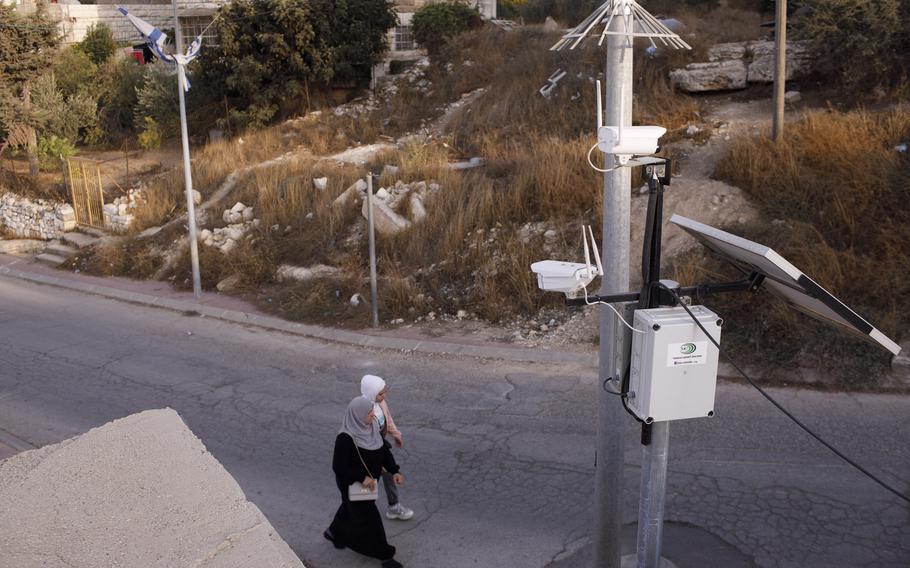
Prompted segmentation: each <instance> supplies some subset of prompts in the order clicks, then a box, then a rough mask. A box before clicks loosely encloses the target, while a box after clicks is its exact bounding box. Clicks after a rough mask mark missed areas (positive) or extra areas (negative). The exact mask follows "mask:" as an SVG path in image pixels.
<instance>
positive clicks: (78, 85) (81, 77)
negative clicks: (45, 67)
mask: <svg viewBox="0 0 910 568" xmlns="http://www.w3.org/2000/svg"><path fill="white" fill-rule="evenodd" d="M51 70H52V71H53V73H54V77H56V79H57V88H58V89H60V91H61V92H62V93H63V95H64V96H66V97H69V96H72V95H75V94H77V93H91V92H94V91H97V83H96V81H97V74H98V66H97V65H95V64H94V63H93V62H92V60H91V58H90V57H89V56H88V55H87V54H86V53H85V52H84V51H82V50H81V49H77V48H74V47H69V48H64V49H61V50H60V51H59V53H58V54H57V58H56V59H55V60H54V64H53V66H52V67H51Z"/></svg>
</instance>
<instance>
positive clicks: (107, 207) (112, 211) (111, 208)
mask: <svg viewBox="0 0 910 568" xmlns="http://www.w3.org/2000/svg"><path fill="white" fill-rule="evenodd" d="M103 210H104V214H105V215H119V214H120V209H119V208H118V207H117V206H116V205H114V204H113V203H105V204H104V207H103Z"/></svg>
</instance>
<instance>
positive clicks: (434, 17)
mask: <svg viewBox="0 0 910 568" xmlns="http://www.w3.org/2000/svg"><path fill="white" fill-rule="evenodd" d="M482 24H483V21H482V20H481V19H480V14H479V13H478V12H477V10H475V9H473V8H471V7H470V6H468V5H467V4H465V3H464V2H460V1H449V2H440V3H437V4H428V5H426V6H424V7H423V8H421V9H420V10H417V12H415V13H414V19H413V20H411V25H412V26H413V27H414V39H415V40H417V43H419V44H420V45H422V46H423V47H425V48H426V49H427V51H428V52H430V56H431V57H432V56H436V55H438V54H439V51H440V50H441V49H442V47H443V46H444V45H445V44H446V41H448V39H449V38H451V37H455V36H456V35H458V34H460V33H462V32H466V31H468V30H470V29H474V28H479V27H480V26H481V25H482Z"/></svg>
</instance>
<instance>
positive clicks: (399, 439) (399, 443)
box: [392, 434, 404, 448]
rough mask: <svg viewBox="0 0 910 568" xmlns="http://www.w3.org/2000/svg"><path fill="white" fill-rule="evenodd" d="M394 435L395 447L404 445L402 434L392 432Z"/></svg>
mask: <svg viewBox="0 0 910 568" xmlns="http://www.w3.org/2000/svg"><path fill="white" fill-rule="evenodd" d="M392 437H393V438H395V447H396V448H403V447H404V438H402V437H401V434H392Z"/></svg>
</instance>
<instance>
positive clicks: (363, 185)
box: [333, 179, 367, 207]
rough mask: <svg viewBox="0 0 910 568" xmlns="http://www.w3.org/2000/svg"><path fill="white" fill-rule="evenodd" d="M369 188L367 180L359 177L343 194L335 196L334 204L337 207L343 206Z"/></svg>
mask: <svg viewBox="0 0 910 568" xmlns="http://www.w3.org/2000/svg"><path fill="white" fill-rule="evenodd" d="M366 190H367V182H366V181H365V180H363V179H359V180H357V181H355V182H354V183H352V184H351V185H350V186H349V187H348V188H347V189H346V190H344V192H342V194H341V195H339V196H338V197H336V198H335V201H334V202H333V204H334V205H335V206H336V207H341V206H343V205H347V203H348V202H349V201H351V200H352V199H355V198H357V197H360V195H361V194H363V193H365V192H366Z"/></svg>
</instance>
